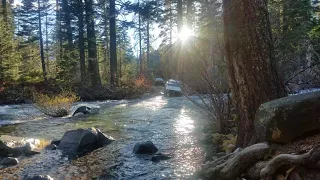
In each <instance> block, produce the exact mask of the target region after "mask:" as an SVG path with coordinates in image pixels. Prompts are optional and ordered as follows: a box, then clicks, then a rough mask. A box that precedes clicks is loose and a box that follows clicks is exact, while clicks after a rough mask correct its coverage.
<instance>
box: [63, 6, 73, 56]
mask: <svg viewBox="0 0 320 180" xmlns="http://www.w3.org/2000/svg"><path fill="white" fill-rule="evenodd" d="M62 8H63V12H64V20H65V23H66V28H67V40H68V56H69V57H70V55H71V51H72V49H73V42H72V27H71V19H70V8H69V4H68V0H62Z"/></svg>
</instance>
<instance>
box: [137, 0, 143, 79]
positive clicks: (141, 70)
mask: <svg viewBox="0 0 320 180" xmlns="http://www.w3.org/2000/svg"><path fill="white" fill-rule="evenodd" d="M138 6H139V7H138V8H139V63H140V73H141V74H142V73H143V62H142V44H141V43H142V37H141V36H142V35H141V15H140V1H139V0H138Z"/></svg>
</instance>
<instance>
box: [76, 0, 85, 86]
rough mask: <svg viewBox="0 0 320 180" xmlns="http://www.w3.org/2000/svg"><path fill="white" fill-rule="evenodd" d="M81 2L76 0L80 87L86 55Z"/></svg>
mask: <svg viewBox="0 0 320 180" xmlns="http://www.w3.org/2000/svg"><path fill="white" fill-rule="evenodd" d="M83 10H84V9H83V2H82V0H78V28H79V58H80V76H81V77H80V78H81V85H82V87H83V86H85V84H86V82H87V81H86V57H85V45H84V43H85V42H84V22H83Z"/></svg>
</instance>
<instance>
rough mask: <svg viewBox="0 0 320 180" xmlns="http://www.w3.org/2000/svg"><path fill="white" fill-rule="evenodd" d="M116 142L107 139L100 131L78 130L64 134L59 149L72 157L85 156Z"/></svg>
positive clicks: (94, 129) (92, 129)
mask: <svg viewBox="0 0 320 180" xmlns="http://www.w3.org/2000/svg"><path fill="white" fill-rule="evenodd" d="M112 141H114V140H113V139H112V138H108V137H106V135H104V134H103V133H102V132H101V131H100V130H99V129H96V128H89V129H77V130H71V131H67V132H65V133H64V135H63V137H62V139H61V141H60V144H59V146H58V147H59V149H61V150H62V152H63V153H64V154H67V155H69V156H71V157H73V156H77V155H83V154H85V153H87V152H90V151H93V150H95V149H97V148H100V147H102V146H104V145H108V144H110V143H111V142H112Z"/></svg>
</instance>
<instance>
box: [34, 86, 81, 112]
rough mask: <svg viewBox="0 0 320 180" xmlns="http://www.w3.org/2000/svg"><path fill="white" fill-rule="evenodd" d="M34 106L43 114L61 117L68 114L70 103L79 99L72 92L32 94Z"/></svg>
mask: <svg viewBox="0 0 320 180" xmlns="http://www.w3.org/2000/svg"><path fill="white" fill-rule="evenodd" d="M34 100H35V102H36V107H37V108H38V109H39V110H40V111H41V112H43V113H44V114H46V115H48V116H52V117H63V116H66V115H68V114H69V111H70V107H71V105H72V103H74V102H76V101H78V100H79V98H78V96H77V95H76V94H74V93H70V92H67V93H61V94H59V95H56V96H53V97H51V96H48V95H46V94H34Z"/></svg>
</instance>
